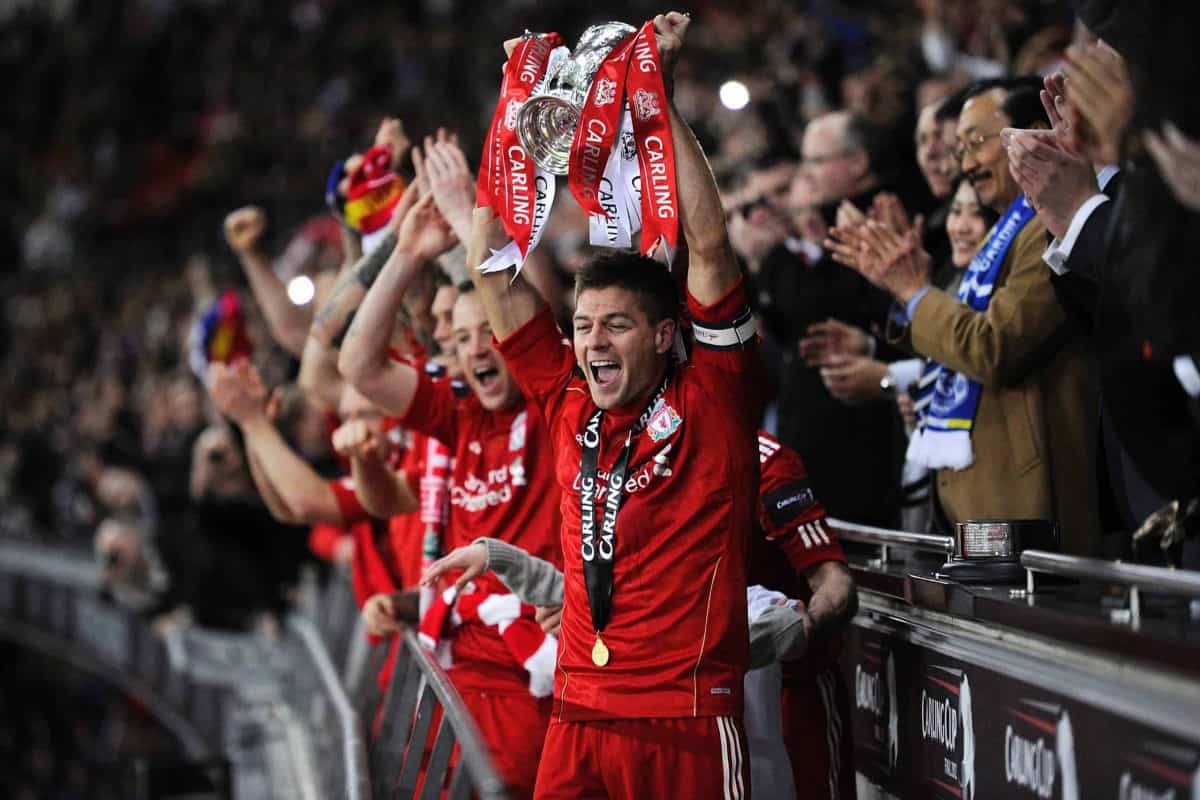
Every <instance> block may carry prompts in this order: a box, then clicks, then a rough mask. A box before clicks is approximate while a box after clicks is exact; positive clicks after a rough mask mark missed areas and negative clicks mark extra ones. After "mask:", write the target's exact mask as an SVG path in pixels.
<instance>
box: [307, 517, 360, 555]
mask: <svg viewBox="0 0 1200 800" xmlns="http://www.w3.org/2000/svg"><path fill="white" fill-rule="evenodd" d="M349 535H350V534H348V533H346V531H345V530H343V529H342V528H339V527H338V526H337V525H329V524H326V523H321V524H319V525H313V526H312V529H311V530H309V532H308V549H309V550H311V551H312V552H313V555H315V556H316V557H317V558H320V559H322V560H324V561H333V556H334V553H335V552H336V551H337V546H338V542H340V541H341V540H342V539H343V538H345V537H347V536H349Z"/></svg>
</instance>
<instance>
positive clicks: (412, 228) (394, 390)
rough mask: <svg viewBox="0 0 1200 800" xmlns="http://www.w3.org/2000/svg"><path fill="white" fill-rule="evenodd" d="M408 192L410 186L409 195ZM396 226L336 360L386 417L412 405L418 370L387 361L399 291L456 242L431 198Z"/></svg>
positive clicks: (400, 301) (401, 296) (400, 413)
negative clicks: (390, 246) (392, 241)
mask: <svg viewBox="0 0 1200 800" xmlns="http://www.w3.org/2000/svg"><path fill="white" fill-rule="evenodd" d="M412 191H413V190H412V188H411V187H410V188H409V192H412ZM401 203H403V201H401ZM395 222H396V229H397V238H396V246H395V249H393V250H392V253H391V255H390V256H389V258H388V260H387V262H386V263H385V264H384V266H383V270H382V271H381V272H380V273H379V277H377V278H376V279H375V282H374V284H373V285H372V286H371V289H370V291H368V292H367V296H366V297H365V298H364V299H363V302H362V305H361V306H359V308H358V311H357V312H356V313H355V315H354V321H353V322H352V323H351V324H350V329H349V330H348V331H347V332H346V338H345V339H344V340H343V342H342V349H341V353H340V354H339V356H338V371H339V372H341V373H342V376H343V377H345V379H346V380H347V381H349V382H350V384H351V385H352V386H354V388H356V389H357V390H358V391H360V392H362V394H363V395H365V396H366V397H368V398H369V399H370V400H371V401H372V402H373V403H375V404H376V405H377V406H379V407H380V408H382V409H383V410H384V411H385V412H386V413H388V414H390V415H392V416H396V417H402V416H404V415H405V414H406V413H407V412H408V407H409V406H410V405H411V404H412V400H413V396H414V394H415V392H416V389H417V372H416V370H415V369H413V367H411V366H410V365H408V364H402V363H399V362H396V361H393V360H392V359H391V358H390V357H389V355H388V342H389V341H390V339H391V335H392V327H393V326H394V324H395V320H396V314H397V313H398V312H399V311H400V308H401V305H402V304H403V300H404V293H405V291H406V290H407V289H408V287H409V285H410V284H411V283H412V282H413V279H414V278H415V277H416V275H417V273H418V272H419V271H420V270H421V268H422V267H423V266H424V265H425V263H426V262H427V261H429V260H431V259H434V258H436V257H437V256H439V255H441V254H442V253H444V252H446V251H448V250H450V249H451V248H453V247H454V245H455V243H456V240H455V239H454V236H453V233H452V232H451V231H450V229H449V227H448V226H447V224H446V222H445V220H444V219H442V216H441V215H440V214H439V213H438V211H437V208H436V207H435V206H434V204H433V198H432V197H431V196H430V195H426V196H425V197H423V198H422V199H421V200H419V201H418V202H417V203H416V205H413V206H412V207H411V208H410V209H408V210H406V211H404V212H403V216H398V217H397V219H396V220H395Z"/></svg>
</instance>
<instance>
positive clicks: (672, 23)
mask: <svg viewBox="0 0 1200 800" xmlns="http://www.w3.org/2000/svg"><path fill="white" fill-rule="evenodd" d="M691 24H692V18H691V17H689V16H688V15H687V14H681V13H680V12H678V11H671V12H669V13H666V14H659V15H658V16H656V17H655V18H654V34H655V40H656V41H657V43H658V54H659V56H660V57H661V59H662V68H663V80H664V81H665V82H666V83H667V91H668V92H669V91H670V83H671V79H672V78H673V77H674V75H675V62H676V61H677V60H678V58H679V51H680V50H681V49H682V48H683V40H684V38H685V37H686V36H687V29H688V25H691Z"/></svg>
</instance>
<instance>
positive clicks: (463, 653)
mask: <svg viewBox="0 0 1200 800" xmlns="http://www.w3.org/2000/svg"><path fill="white" fill-rule="evenodd" d="M403 424H404V426H405V427H407V428H412V429H414V430H419V431H421V432H423V433H425V434H427V435H429V436H433V437H434V438H436V439H438V440H439V441H441V442H443V443H444V444H445V445H446V446H447V447H448V448H450V452H451V453H452V454H453V457H454V467H453V469H452V471H451V473H450V481H449V493H450V525H449V529H448V530H447V531H446V536H445V538H446V541H445V549H446V551H447V552H449V551H450V550H453V549H454V548H456V547H461V546H462V545H466V544H470V543H471V542H473V541H474V540H475V539H476V538H478V537H480V536H490V537H492V538H495V539H501V540H503V541H506V542H509V543H510V544H513V545H515V546H517V547H520V548H521V549H522V550H525V551H526V552H528V553H531V554H532V555H535V556H537V557H538V558H542V559H545V560H546V561H549V562H550V563H552V564H554V565H555V566H561V565H562V555H561V551H560V549H559V544H558V530H559V527H560V524H561V522H560V518H559V511H558V506H559V503H558V487H557V486H556V485H555V483H554V459H553V457H552V455H551V453H550V441H549V435H548V432H547V430H546V425H545V423H544V422H543V420H542V417H541V415H540V414H539V413H538V410H537V408H536V407H535V406H533V405H532V404H530V403H522V404H521V406H520V407H518V408H516V409H514V410H512V411H507V412H494V411H488V410H486V409H485V408H484V407H483V406H481V405H480V404H479V401H478V400H477V399H476V398H475V395H474V394H473V393H470V394H468V395H467V396H465V397H459V396H457V395H456V394H455V392H454V389H453V387H452V386H451V385H450V382H449V381H434V380H432V379H430V378H429V377H428V376H427V375H425V374H423V373H418V377H417V391H416V395H415V397H414V398H413V402H412V406H411V407H410V408H409V410H408V414H407V415H406V416H405V418H404V420H403ZM477 580H478V582H481V583H483V584H485V585H486V586H487V588H489V589H491V590H492V591H495V592H500V593H507V592H508V589H507V588H506V587H505V586H504V584H502V583H501V582H500V581H499V580H498V579H497V578H496V577H495V576H494V575H490V574H488V575H484V576H483V577H482V578H480V579H477ZM452 657H453V662H454V665H453V667H452V668H451V674H452V676H453V678H454V681H455V685H456V686H459V687H460V688H463V689H475V690H479V691H489V692H490V691H494V692H503V693H520V694H522V695H528V694H529V674H528V673H527V672H526V671H525V669H524V668H523V667H522V666H521V665H520V664H518V663H516V662H515V661H514V660H513V657H512V654H511V652H510V651H509V650H508V648H507V647H506V646H505V644H504V642H503V641H502V640H501V639H500V636H499V634H498V633H497V632H496V629H495V628H494V627H491V626H487V625H483V624H474V623H467V624H465V625H463V626H461V627H459V628H458V629H457V631H456V635H455V638H454V642H453V649H452Z"/></svg>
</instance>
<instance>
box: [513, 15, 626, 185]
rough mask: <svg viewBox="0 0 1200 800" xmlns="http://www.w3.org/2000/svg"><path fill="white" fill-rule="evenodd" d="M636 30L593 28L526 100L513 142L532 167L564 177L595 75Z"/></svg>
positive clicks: (621, 25)
mask: <svg viewBox="0 0 1200 800" xmlns="http://www.w3.org/2000/svg"><path fill="white" fill-rule="evenodd" d="M634 33H637V29H636V28H634V27H633V26H632V25H626V24H625V23H624V22H606V23H604V24H602V25H593V26H592V27H590V28H588V29H587V30H585V31H584V32H583V35H582V36H581V37H579V43H578V44H576V45H575V50H574V51H573V52H572V53H571V57H570V58H568V59H566V60H565V61H562V62H561V63H560V64H559V65H558V67H557V69H555V71H554V73H553V74H550V75H547V76H546V80H545V83H544V86H545V88H544V89H543V90H542V91H541V92H539V93H538V94H535V95H534V96H532V97H530V98H529V99H528V100H527V101H526V102H525V105H523V106H522V107H521V112H520V114H519V115H518V117H517V139H518V140H519V141H520V142H521V147H523V148H525V152H526V153H527V154H528V155H529V157H530V158H532V159H533V161H534V163H535V164H537V165H538V166H539V167H541V168H542V169H544V170H546V171H547V172H551V173H553V174H555V175H566V174H567V166H568V163H569V162H570V158H571V142H572V141H573V140H574V139H575V129H576V128H577V127H578V125H579V117H580V114H581V113H582V111H583V104H584V103H585V102H587V98H588V92H589V91H590V90H591V88H592V81H593V80H594V79H595V77H596V71H597V70H599V69H600V65H601V64H603V63H604V59H605V58H607V57H608V54H609V53H611V52H612V51H613V49H614V48H616V46H617V45H619V44H620V43H621V42H623V41H625V39H626V38H628V37H629V36H630V35H631V34H634Z"/></svg>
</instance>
